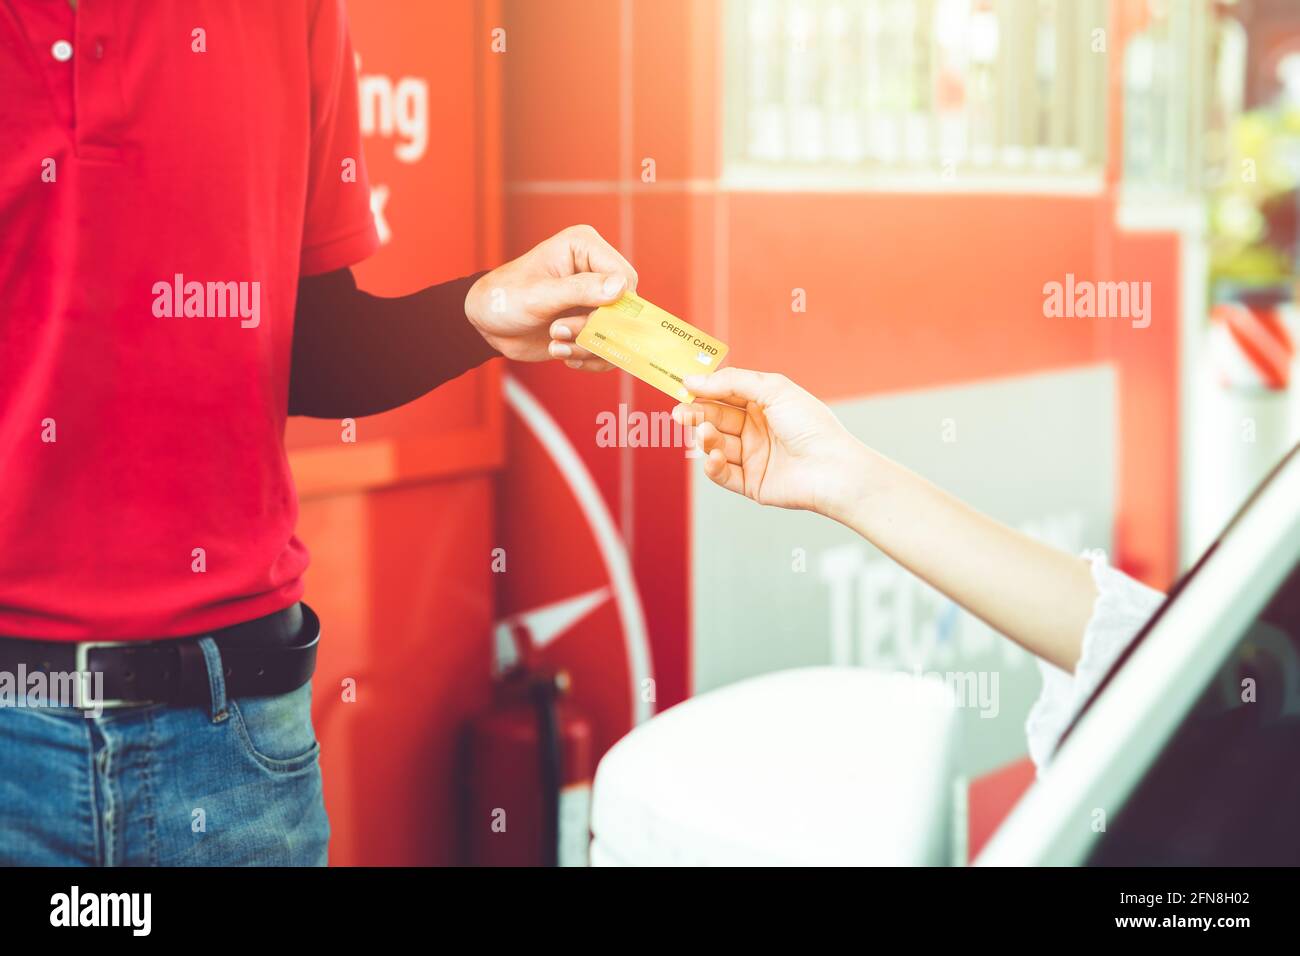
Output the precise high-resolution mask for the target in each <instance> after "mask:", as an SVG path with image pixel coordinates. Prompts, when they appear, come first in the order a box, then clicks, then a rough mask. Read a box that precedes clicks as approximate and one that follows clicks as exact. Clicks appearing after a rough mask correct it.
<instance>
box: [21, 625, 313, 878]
mask: <svg viewBox="0 0 1300 956" xmlns="http://www.w3.org/2000/svg"><path fill="white" fill-rule="evenodd" d="M200 645H201V646H202V648H203V654H204V657H205V659H206V661H207V664H208V674H209V678H208V680H209V683H210V689H211V695H212V705H211V707H169V706H167V705H165V704H149V705H145V706H139V707H126V708H119V709H105V710H104V711H103V712H102V714H101V716H99V717H89V718H88V717H86V716H84V715H83V713H82V712H81V711H79V710H72V709H68V708H51V707H45V708H35V707H14V706H4V707H0V864H4V865H26V866H241V865H243V866H248V865H278V866H311V865H315V866H323V865H325V862H326V852H327V848H328V844H329V832H330V831H329V821H328V819H327V818H326V816H325V804H324V801H323V799H322V793H321V774H320V763H319V754H320V745H319V744H318V743H317V742H316V735H315V731H314V730H313V729H312V724H311V683H310V682H308V683H306V684H304V685H303V686H302V687H300V688H298V689H297V690H295V691H292V692H290V693H288V694H284V695H282V696H279V697H244V698H240V699H238V700H235V699H227V697H226V688H225V682H224V678H223V676H222V668H221V664H220V650H219V649H218V648H217V645H216V642H215V641H214V640H212V638H210V637H208V638H203V639H202V640H201V641H200Z"/></svg>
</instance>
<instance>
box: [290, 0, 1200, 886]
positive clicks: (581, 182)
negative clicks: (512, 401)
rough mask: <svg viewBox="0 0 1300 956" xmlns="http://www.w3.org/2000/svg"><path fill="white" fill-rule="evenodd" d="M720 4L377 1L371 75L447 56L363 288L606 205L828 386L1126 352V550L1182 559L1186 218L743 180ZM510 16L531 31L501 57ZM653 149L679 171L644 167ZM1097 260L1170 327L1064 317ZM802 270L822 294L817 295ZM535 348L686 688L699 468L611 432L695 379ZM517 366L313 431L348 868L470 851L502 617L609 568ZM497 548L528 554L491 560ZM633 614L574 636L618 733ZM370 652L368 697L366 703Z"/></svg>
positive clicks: (595, 700)
mask: <svg viewBox="0 0 1300 956" xmlns="http://www.w3.org/2000/svg"><path fill="white" fill-rule="evenodd" d="M719 11H720V4H719V3H716V2H713V0H548V2H546V3H538V2H535V0H502V2H501V3H500V5H499V6H498V4H496V3H491V2H482V3H473V2H470V0H462V2H455V3H451V2H449V3H438V4H428V3H424V2H420V0H401V2H398V0H387V2H385V3H383V4H375V3H365V2H354V3H353V4H352V14H353V31H354V37H355V40H356V46H357V48H358V51H359V52H360V53H361V56H362V71H363V73H371V72H379V73H384V74H387V75H389V76H391V77H393V78H394V79H397V78H400V77H401V76H404V75H408V74H409V75H418V76H423V77H425V78H426V79H427V80H428V81H429V91H430V116H429V127H430V145H429V149H428V152H427V153H426V155H425V156H424V157H423V158H422V159H421V160H420V161H419V162H418V163H415V164H403V163H400V162H398V161H397V160H396V159H395V157H394V156H393V152H392V144H391V142H388V141H385V140H383V139H381V138H379V137H372V138H370V139H368V140H367V144H366V150H367V153H366V155H367V161H368V164H369V168H370V174H371V180H372V182H374V183H383V184H386V185H388V186H389V187H390V189H391V198H390V200H389V203H388V207H387V209H386V211H385V216H386V218H387V219H388V221H389V224H390V226H391V227H392V229H393V232H394V240H393V242H392V244H390V245H389V246H387V247H385V248H384V249H383V250H382V251H381V252H380V253H379V254H378V255H377V256H376V257H375V259H374V260H372V261H371V262H369V263H367V264H366V265H365V266H363V267H362V268H361V269H360V270H359V274H360V276H361V279H362V282H363V285H365V286H366V287H368V288H370V289H371V290H373V291H378V292H381V293H383V292H388V293H398V292H403V291H407V290H409V289H412V288H416V287H418V286H420V285H423V284H426V283H428V282H431V281H435V280H437V279H440V278H444V277H448V276H452V275H460V274H465V273H467V272H470V271H472V270H473V269H475V268H478V267H480V266H482V265H485V264H491V263H495V262H498V261H500V259H501V257H502V256H503V255H506V254H508V255H511V256H513V255H516V254H519V253H521V252H523V251H524V250H525V249H527V248H528V247H529V246H531V245H532V244H533V243H535V242H537V241H539V240H541V239H542V238H544V237H546V236H547V235H550V234H551V233H553V232H555V231H556V230H558V229H560V228H562V227H564V226H566V225H570V224H572V223H575V222H589V223H591V224H593V225H595V226H596V227H597V228H598V229H600V230H601V231H602V232H603V233H604V234H605V235H606V236H607V237H608V238H609V239H610V240H611V241H613V242H614V243H615V244H617V245H618V246H620V248H622V249H623V250H624V251H625V252H626V253H627V254H628V256H629V257H630V258H631V259H632V261H633V263H634V264H635V265H636V267H637V268H638V270H639V271H640V274H641V280H642V281H641V291H642V292H643V293H644V294H645V295H647V297H649V298H651V299H652V300H654V301H656V302H658V303H660V304H661V305H663V306H665V307H666V308H668V309H670V310H672V311H675V312H678V313H679V314H681V315H683V317H685V318H687V319H689V320H690V321H692V322H694V323H696V324H698V325H701V326H702V327H704V328H707V329H710V330H711V331H713V332H715V333H717V334H718V335H720V336H721V337H723V338H724V339H726V340H727V341H729V343H730V344H731V347H732V352H731V356H730V359H729V361H731V362H732V363H733V364H737V365H744V366H751V367H757V368H774V369H779V370H781V371H784V372H786V373H787V374H789V375H791V376H792V377H793V378H795V379H797V380H799V381H801V382H802V383H803V384H805V385H807V386H808V387H809V388H811V389H812V390H814V391H815V392H817V393H818V394H821V395H822V396H824V397H826V398H828V399H840V398H846V397H849V396H855V395H867V394H873V393H878V392H882V391H890V390H895V389H903V388H916V387H921V386H928V385H939V384H947V383H952V382H956V381H969V380H974V379H981V378H989V377H995V376H1002V375H1009V374H1015V373H1019V372H1026V371H1031V370H1039V369H1043V368H1052V367H1064V366H1069V365H1077V364H1082V363H1088V362H1095V361H1098V360H1110V361H1114V362H1115V363H1116V365H1117V367H1118V369H1119V382H1120V389H1121V396H1120V421H1119V432H1120V441H1121V448H1120V455H1119V462H1120V464H1119V474H1118V475H1117V476H1116V480H1117V489H1118V502H1119V515H1118V520H1117V528H1116V535H1117V536H1116V543H1117V549H1116V550H1117V557H1118V560H1119V562H1120V564H1121V565H1122V566H1124V567H1126V568H1127V569H1129V570H1131V571H1134V572H1135V573H1137V574H1139V575H1140V576H1142V577H1144V578H1146V579H1147V580H1149V581H1151V582H1152V583H1155V584H1157V585H1163V584H1167V583H1168V581H1169V578H1170V576H1171V574H1172V572H1173V568H1174V560H1175V559H1174V555H1175V550H1174V546H1175V539H1174V534H1175V532H1174V529H1175V514H1176V502H1175V497H1174V495H1175V487H1176V486H1175V465H1176V459H1177V448H1176V444H1175V438H1174V436H1175V434H1176V427H1175V422H1176V411H1177V410H1176V406H1175V372H1176V366H1175V356H1176V354H1177V348H1176V346H1177V341H1176V321H1175V316H1176V315H1177V306H1178V301H1177V288H1178V283H1177V278H1178V276H1177V248H1176V244H1175V241H1174V239H1173V238H1172V237H1169V236H1159V235H1157V236H1146V237H1132V236H1123V235H1121V234H1119V233H1118V232H1117V230H1116V229H1115V227H1114V215H1113V208H1112V200H1111V199H1110V198H1109V196H1096V197H1075V198H1050V197H1027V196H989V195H966V196H962V195H943V196H940V195H924V194H921V195H897V194H882V193H865V192H858V193H852V194H845V195H830V194H811V193H810V194H790V193H787V194H781V193H733V194H727V193H723V192H720V191H719V190H718V188H717V177H718V171H719V153H720V150H719V142H718V130H719V129H720V105H721V86H720V70H721V48H720V40H721V37H720V33H719ZM498 25H499V26H503V27H504V28H505V29H506V39H507V52H506V53H504V54H492V53H491V52H489V47H488V43H489V31H490V30H491V29H492V28H493V27H495V26H498ZM1112 101H1113V102H1112V106H1113V105H1114V98H1113V97H1112ZM1112 113H1114V109H1113V108H1112ZM1113 120H1114V116H1112V121H1113ZM645 157H651V158H653V159H654V160H655V161H656V165H657V178H658V181H657V182H655V183H653V184H643V183H641V182H640V180H639V175H640V171H641V161H642V159H643V158H645ZM1067 272H1073V273H1075V275H1076V276H1078V277H1080V278H1092V279H1099V280H1100V279H1109V280H1118V279H1142V280H1147V281H1152V283H1153V289H1154V301H1155V309H1156V311H1155V320H1154V321H1153V323H1152V326H1151V327H1150V328H1149V329H1146V330H1144V331H1142V332H1137V331H1132V330H1128V329H1127V328H1125V327H1121V326H1120V325H1118V324H1116V323H1113V322H1111V323H1105V322H1102V323H1090V322H1087V321H1081V320H1074V321H1068V320H1067V321H1062V320H1056V321H1049V320H1046V319H1043V318H1042V317H1041V310H1042V285H1043V283H1044V282H1046V281H1050V280H1053V279H1058V280H1059V279H1061V278H1063V276H1064V275H1065V273H1067ZM795 287H799V288H803V289H805V290H806V291H807V296H808V312H807V314H804V315H799V316H794V315H792V314H791V313H790V308H789V306H790V296H791V290H792V289H793V288H795ZM494 364H495V365H497V366H499V365H501V363H494ZM509 373H510V374H511V375H512V376H514V378H515V380H516V381H517V382H518V383H520V384H521V385H522V386H523V387H524V388H526V389H527V390H528V391H529V393H531V395H533V396H534V397H535V398H536V399H538V400H539V401H540V403H541V405H542V407H543V408H544V409H545V410H546V411H547V412H548V413H549V414H550V415H551V416H552V417H553V418H554V420H555V421H556V422H557V423H558V425H559V426H560V428H561V430H562V433H563V434H564V435H565V436H567V440H568V441H569V442H570V444H571V446H572V448H573V450H574V451H575V452H576V454H577V457H578V460H579V462H580V463H581V465H582V467H583V468H584V469H585V472H586V473H587V474H589V475H590V477H591V479H592V480H593V482H594V484H595V486H596V488H597V490H598V494H599V497H600V501H601V503H602V504H603V506H604V507H605V508H607V509H608V511H609V513H610V514H611V515H612V516H613V518H614V520H615V522H616V524H617V526H618V530H619V532H620V535H621V539H622V542H623V544H624V546H625V548H626V554H627V556H628V558H629V560H630V562H631V565H632V568H633V570H634V573H635V579H636V594H635V595H634V597H635V598H637V599H638V601H637V603H639V606H640V613H641V614H643V615H644V621H645V626H646V630H647V632H648V635H649V641H650V652H651V657H652V659H653V664H654V677H655V680H656V684H655V687H654V696H655V702H656V706H657V707H658V708H660V709H662V708H663V707H664V706H667V705H669V704H672V703H674V702H676V701H679V700H681V699H683V698H684V697H685V696H686V695H687V694H688V693H689V691H690V674H689V660H690V634H689V620H690V608H689V603H688V595H689V581H690V577H689V575H690V556H689V554H688V527H687V515H688V508H687V505H688V501H687V489H688V483H687V476H688V470H687V469H688V468H689V467H691V466H692V465H693V464H694V463H693V462H690V461H688V460H687V459H686V458H685V457H684V455H683V450H682V449H680V448H659V449H644V448H642V449H618V448H601V447H598V446H597V444H596V441H595V436H596V415H597V414H598V413H600V412H605V411H616V410H617V409H618V406H619V404H620V403H625V404H627V405H628V406H629V407H630V408H632V409H634V410H643V411H654V410H666V409H667V408H668V407H669V403H668V401H667V399H665V398H664V397H663V396H662V395H660V393H658V392H656V391H654V390H652V389H649V388H648V387H646V386H643V385H642V384H641V383H639V382H636V381H634V380H632V379H630V378H629V377H627V376H624V375H622V374H621V373H610V374H607V375H600V376H576V375H575V373H572V372H570V371H569V370H568V369H565V368H563V367H560V366H558V365H557V366H549V365H548V366H545V367H537V366H527V367H521V366H515V367H512V368H511V369H510V370H509ZM501 374H502V369H501V368H499V367H497V368H493V367H489V368H488V369H486V370H483V371H480V372H476V373H473V374H471V375H469V376H466V377H465V378H464V379H462V380H458V381H457V382H455V383H452V384H451V385H449V386H447V387H445V388H443V389H440V390H439V391H438V392H437V393H436V394H435V395H432V396H429V397H427V398H426V399H424V400H422V401H420V402H417V403H415V404H414V405H412V406H410V407H408V408H406V409H402V410H400V411H398V412H394V413H390V414H388V415H384V416H379V417H377V418H374V419H364V420H362V422H361V423H360V425H359V434H360V439H361V440H360V441H359V442H358V443H357V444H355V445H345V444H343V443H341V442H340V441H339V426H338V424H337V423H332V422H310V423H309V422H294V423H293V424H292V426H291V428H290V434H289V438H288V440H289V442H290V445H291V448H292V449H293V457H294V464H295V473H296V475H297V477H298V480H299V486H300V491H301V493H302V496H303V506H302V518H301V521H300V528H299V531H300V535H301V536H302V538H303V539H304V540H305V541H306V543H307V544H308V546H309V547H310V548H311V550H312V552H313V555H314V564H313V568H312V570H311V571H310V572H309V577H308V594H307V598H308V601H309V602H311V603H312V604H313V605H314V606H315V607H317V609H318V610H319V611H320V612H321V615H322V618H323V620H324V625H325V628H326V640H325V643H324V645H323V650H322V659H321V667H320V672H319V676H318V679H317V682H316V701H315V709H314V713H315V716H316V719H317V724H318V733H319V735H320V737H321V739H322V744H323V747H324V752H325V756H324V763H325V773H326V781H327V784H326V786H327V804H328V807H329V810H330V813H331V817H332V819H333V822H334V831H335V838H334V842H333V845H332V858H333V860H334V861H335V862H336V863H348V864H355V863H368V864H374V863H445V862H451V861H453V860H455V859H456V853H455V846H456V831H457V826H458V822H457V819H456V815H455V806H456V801H455V797H456V794H455V790H454V787H455V782H456V773H455V763H454V752H455V744H456V739H457V735H458V733H459V731H460V728H461V726H462V725H463V723H464V721H465V720H466V718H467V717H469V716H470V715H472V714H473V713H475V712H476V711H477V710H479V709H480V708H482V707H483V706H485V705H486V703H487V700H488V696H489V690H490V678H489V668H490V640H489V635H490V628H491V625H492V622H493V620H494V619H496V618H499V617H501V616H503V615H507V614H511V613H517V612H521V611H527V610H529V609H532V608H536V607H538V606H540V605H545V604H549V603H553V602H556V601H560V600H563V599H565V598H568V597H572V596H574V595H577V594H581V593H585V592H587V591H590V590H593V589H597V588H602V587H606V586H608V585H609V583H610V575H609V568H608V567H607V565H606V564H605V563H604V562H603V561H602V560H601V558H600V556H599V555H598V553H597V549H596V546H595V541H594V537H593V532H592V530H591V527H592V524H591V521H592V520H593V519H592V514H593V512H594V511H595V510H597V509H596V508H594V506H593V504H594V503H593V502H592V501H589V500H582V499H581V498H575V495H574V492H573V490H572V485H571V482H570V481H569V480H567V479H566V477H565V476H564V475H563V474H561V472H560V470H559V469H558V468H557V466H556V464H555V461H554V459H553V458H552V457H551V456H550V454H549V453H548V452H547V451H546V449H545V448H544V447H543V446H542V444H541V443H540V442H539V440H538V438H537V435H536V433H535V432H534V430H533V429H532V428H530V427H529V426H528V425H526V424H525V423H524V422H523V420H522V419H521V418H520V417H519V415H518V414H516V413H514V412H512V411H508V410H507V409H506V408H505V407H504V406H503V404H502V402H501V399H500V375H501ZM495 547H504V548H506V552H507V554H508V561H509V571H508V573H506V574H502V575H493V574H491V573H490V564H489V558H488V555H489V554H490V552H491V549H492V548H495ZM494 604H495V607H494ZM624 631H625V628H624V627H623V625H622V624H621V623H620V615H619V614H618V613H617V609H616V606H615V604H614V602H613V599H612V598H611V599H610V600H609V601H606V603H604V604H603V605H601V606H600V607H598V608H597V609H596V610H595V611H594V612H592V613H591V614H590V615H588V616H587V617H585V618H583V619H582V620H580V621H578V622H577V623H575V624H574V625H573V626H572V627H571V628H570V629H569V630H568V631H567V632H566V633H565V634H564V635H563V636H562V637H561V638H560V639H558V640H557V641H556V643H555V644H554V645H553V646H551V647H550V648H549V649H548V650H547V651H546V656H547V657H548V658H549V659H550V660H552V661H553V662H554V663H555V664H556V665H558V666H564V667H566V668H568V669H569V670H570V671H571V673H572V677H573V686H574V694H575V697H576V700H577V702H578V703H579V705H580V706H582V707H583V708H584V709H585V710H587V712H588V713H589V714H590V715H591V716H592V717H593V719H594V722H595V725H596V736H597V744H598V745H599V746H601V747H603V746H604V745H606V744H608V743H609V742H611V741H612V740H614V739H616V738H617V737H618V736H619V735H621V734H622V733H623V732H625V731H626V729H627V728H628V726H629V724H630V721H631V717H630V713H631V693H632V689H631V688H629V686H628V683H627V680H626V658H625V651H624V641H625V639H626V637H627V635H626V634H625V633H624ZM347 677H352V678H355V679H356V681H357V683H358V692H357V693H358V700H357V702H356V703H345V702H344V701H343V700H342V698H341V695H340V683H341V682H342V681H343V680H344V679H345V678H347ZM973 815H977V814H974V812H973ZM985 816H987V814H986V815H985ZM981 819H982V818H981Z"/></svg>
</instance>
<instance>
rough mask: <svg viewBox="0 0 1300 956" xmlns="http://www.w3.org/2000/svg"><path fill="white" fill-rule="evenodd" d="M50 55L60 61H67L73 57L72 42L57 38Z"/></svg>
mask: <svg viewBox="0 0 1300 956" xmlns="http://www.w3.org/2000/svg"><path fill="white" fill-rule="evenodd" d="M50 55H51V56H53V57H54V59H56V60H58V61H59V62H60V63H67V62H68V61H69V60H71V59H72V44H71V43H69V42H68V41H67V40H55V41H54V46H52V47H50Z"/></svg>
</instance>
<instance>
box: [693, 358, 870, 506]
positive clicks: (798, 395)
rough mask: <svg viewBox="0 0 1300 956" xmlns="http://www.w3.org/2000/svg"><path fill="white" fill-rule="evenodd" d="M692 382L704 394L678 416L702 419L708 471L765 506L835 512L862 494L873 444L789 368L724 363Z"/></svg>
mask: <svg viewBox="0 0 1300 956" xmlns="http://www.w3.org/2000/svg"><path fill="white" fill-rule="evenodd" d="M685 385H686V387H687V388H689V389H690V390H691V391H692V392H694V393H695V396H696V399H697V401H696V402H694V403H693V404H690V405H678V406H677V407H676V408H675V409H673V417H674V418H676V419H678V420H679V421H681V422H682V423H683V424H686V425H694V426H697V427H696V432H695V436H696V441H697V443H698V445H699V447H700V448H701V449H702V450H703V451H704V453H705V455H706V456H707V457H706V458H705V460H704V473H705V474H706V475H708V476H709V478H711V479H712V480H713V481H714V482H716V483H717V484H719V485H722V486H723V487H724V488H727V489H729V490H731V491H734V492H736V493H737V494H741V495H744V496H745V497H747V498H752V499H753V500H754V501H757V502H758V503H759V504H762V505H776V506H777V507H780V508H803V509H807V510H810V511H817V512H820V513H822V514H825V515H828V516H830V517H836V518H838V517H841V516H842V514H843V513H844V510H845V508H846V506H847V505H849V504H850V503H851V502H853V501H854V500H855V499H856V498H857V497H858V496H859V495H860V494H861V491H862V487H863V484H864V482H865V480H866V472H867V467H868V452H867V449H866V448H865V447H864V446H863V445H862V443H861V442H859V441H858V440H857V439H856V438H854V437H853V436H852V435H851V434H849V432H848V430H847V429H846V428H845V427H844V426H843V425H841V424H840V422H839V419H837V418H836V417H835V415H834V413H833V412H832V411H831V410H830V409H829V408H827V407H826V406H825V405H824V404H822V403H821V402H820V401H818V400H817V399H816V398H815V397H813V396H812V395H810V394H809V393H808V392H806V391H804V390H803V389H802V388H800V387H799V386H798V385H796V384H795V383H794V382H792V381H790V380H789V379H788V378H786V377H785V376H784V375H774V374H772V373H770V372H751V371H749V370H748V369H742V368H724V369H721V370H720V371H717V372H714V373H713V374H711V375H702V376H692V377H690V378H688V379H687V380H686V382H685ZM700 399H703V401H701V400H700Z"/></svg>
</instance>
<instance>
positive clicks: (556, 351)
mask: <svg viewBox="0 0 1300 956" xmlns="http://www.w3.org/2000/svg"><path fill="white" fill-rule="evenodd" d="M551 354H552V355H553V356H555V357H556V358H568V357H569V356H570V355H572V354H573V349H571V348H569V347H568V346H567V345H565V344H564V343H563V342H552V343H551Z"/></svg>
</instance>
